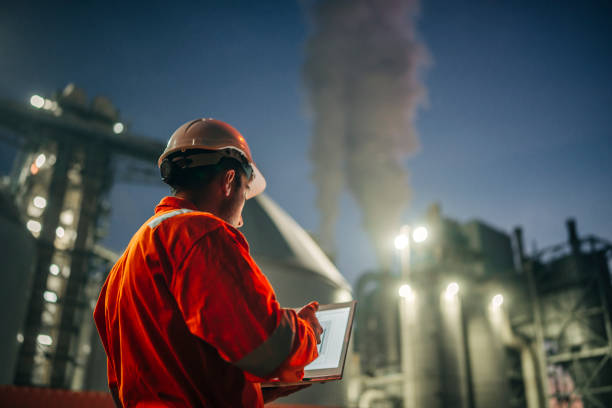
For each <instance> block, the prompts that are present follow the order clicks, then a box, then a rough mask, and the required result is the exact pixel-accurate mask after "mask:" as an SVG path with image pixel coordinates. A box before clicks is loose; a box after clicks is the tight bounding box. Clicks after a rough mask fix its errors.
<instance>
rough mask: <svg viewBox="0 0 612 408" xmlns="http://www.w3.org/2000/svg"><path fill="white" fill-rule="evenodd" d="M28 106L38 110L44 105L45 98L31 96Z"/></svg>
mask: <svg viewBox="0 0 612 408" xmlns="http://www.w3.org/2000/svg"><path fill="white" fill-rule="evenodd" d="M30 104H31V105H32V106H33V107H35V108H37V109H40V108H42V107H43V106H44V105H45V98H43V97H42V96H40V95H32V97H31V98H30Z"/></svg>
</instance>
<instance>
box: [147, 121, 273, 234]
mask: <svg viewBox="0 0 612 408" xmlns="http://www.w3.org/2000/svg"><path fill="white" fill-rule="evenodd" d="M158 164H159V167H160V170H161V175H162V180H163V181H164V182H166V183H167V184H168V185H169V186H170V188H171V189H172V193H173V194H174V195H177V196H181V197H184V198H188V199H189V200H190V201H192V202H194V204H196V205H197V206H198V207H199V208H202V209H204V210H205V211H210V212H212V213H213V214H215V215H217V216H218V217H220V218H222V219H224V220H225V221H227V222H229V223H230V224H232V225H234V226H240V225H242V216H241V214H242V208H243V206H244V201H245V200H246V199H249V198H252V197H254V196H256V195H257V194H259V193H261V192H262V191H263V190H264V189H265V186H266V182H265V179H264V178H263V176H262V175H261V173H260V172H259V170H258V169H257V167H256V166H255V163H254V162H253V159H252V157H251V152H250V149H249V147H248V145H247V143H246V140H245V139H244V137H242V135H241V134H240V133H239V132H238V131H237V130H236V129H234V128H233V127H232V126H230V125H228V124H227V123H224V122H221V121H218V120H214V119H197V120H194V121H191V122H187V123H185V124H184V125H182V126H181V127H179V128H178V129H177V130H176V131H175V132H174V134H173V135H172V136H171V137H170V140H169V141H168V146H167V147H166V150H165V151H164V153H163V154H162V155H161V156H160V158H159V161H158Z"/></svg>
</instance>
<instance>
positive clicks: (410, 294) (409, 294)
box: [398, 284, 414, 300]
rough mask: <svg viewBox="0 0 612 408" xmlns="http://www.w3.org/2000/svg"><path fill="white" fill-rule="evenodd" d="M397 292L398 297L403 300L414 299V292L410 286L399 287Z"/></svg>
mask: <svg viewBox="0 0 612 408" xmlns="http://www.w3.org/2000/svg"><path fill="white" fill-rule="evenodd" d="M398 292H399V295H400V296H401V297H403V298H406V299H408V300H412V299H414V291H413V290H412V288H411V287H410V285H407V284H404V285H402V286H400V288H399V290H398Z"/></svg>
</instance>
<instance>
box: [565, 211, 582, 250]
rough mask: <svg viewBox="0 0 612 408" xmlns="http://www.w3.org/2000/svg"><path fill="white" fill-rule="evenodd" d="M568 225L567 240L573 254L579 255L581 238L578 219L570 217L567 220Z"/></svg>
mask: <svg viewBox="0 0 612 408" xmlns="http://www.w3.org/2000/svg"><path fill="white" fill-rule="evenodd" d="M565 225H566V226H567V240H568V242H569V244H570V247H571V248H572V254H574V255H578V254H579V253H580V239H578V231H577V230H576V220H575V219H573V218H569V219H568V220H567V221H565Z"/></svg>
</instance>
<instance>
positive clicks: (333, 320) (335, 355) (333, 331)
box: [261, 300, 357, 388]
mask: <svg viewBox="0 0 612 408" xmlns="http://www.w3.org/2000/svg"><path fill="white" fill-rule="evenodd" d="M356 303H357V301H355V300H353V301H351V302H344V303H332V304H329V305H321V306H319V310H318V311H317V312H316V316H317V319H319V323H320V324H321V327H323V334H321V343H320V344H317V348H318V351H319V357H317V358H316V359H315V360H314V361H313V362H311V363H310V364H308V365H307V366H306V367H304V378H303V379H302V381H299V382H292V383H286V382H281V381H270V382H265V383H262V384H261V386H262V387H263V388H266V387H283V386H290V385H303V384H309V383H315V382H323V381H332V380H339V379H341V378H342V373H343V372H344V363H345V361H346V352H347V351H348V345H349V340H350V338H351V330H352V328H353V318H354V317H355V304H356Z"/></svg>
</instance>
